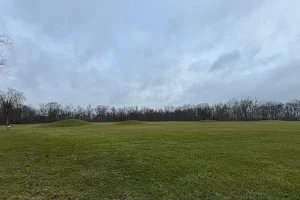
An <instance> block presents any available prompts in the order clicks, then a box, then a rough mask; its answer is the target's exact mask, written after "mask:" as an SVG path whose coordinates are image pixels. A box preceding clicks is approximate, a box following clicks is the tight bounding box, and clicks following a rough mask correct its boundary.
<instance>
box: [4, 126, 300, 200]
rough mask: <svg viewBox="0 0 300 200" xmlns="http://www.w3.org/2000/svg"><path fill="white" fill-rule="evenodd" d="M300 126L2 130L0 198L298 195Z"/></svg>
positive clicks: (237, 197) (265, 197)
mask: <svg viewBox="0 0 300 200" xmlns="http://www.w3.org/2000/svg"><path fill="white" fill-rule="evenodd" d="M299 130H300V123H296V122H249V123H244V122H239V123H220V122H214V123H197V122H182V123H175V122H168V123H146V124H144V125H143V126H135V125H133V126H130V125H128V126H119V125H116V124H113V123H98V124H94V123H92V124H90V125H89V126H85V127H74V128H51V129H47V128H41V127H39V126H38V125H24V126H16V125H15V126H12V130H9V131H7V130H5V127H1V130H0V199H51V198H52V199H68V198H71V199H299V198H300V131H299Z"/></svg>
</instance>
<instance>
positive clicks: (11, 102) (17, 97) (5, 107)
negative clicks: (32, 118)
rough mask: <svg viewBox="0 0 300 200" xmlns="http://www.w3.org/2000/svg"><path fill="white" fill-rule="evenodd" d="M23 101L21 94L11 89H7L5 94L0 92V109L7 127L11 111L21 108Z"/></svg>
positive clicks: (23, 97)
mask: <svg viewBox="0 0 300 200" xmlns="http://www.w3.org/2000/svg"><path fill="white" fill-rule="evenodd" d="M25 99H26V98H25V96H24V94H23V92H19V91H17V90H15V89H12V88H8V91H7V92H4V91H0V109H1V111H2V113H3V114H4V115H5V118H6V124H7V125H9V120H10V117H12V116H11V114H12V111H13V109H15V108H17V107H19V106H21V105H22V103H23V101H25Z"/></svg>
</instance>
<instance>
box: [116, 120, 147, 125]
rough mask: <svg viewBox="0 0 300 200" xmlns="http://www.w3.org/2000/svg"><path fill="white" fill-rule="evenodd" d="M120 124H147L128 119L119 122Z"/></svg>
mask: <svg viewBox="0 0 300 200" xmlns="http://www.w3.org/2000/svg"><path fill="white" fill-rule="evenodd" d="M118 124H119V125H141V124H145V122H143V121H139V120H127V121H122V122H119V123H118Z"/></svg>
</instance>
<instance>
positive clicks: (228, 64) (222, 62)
mask: <svg viewBox="0 0 300 200" xmlns="http://www.w3.org/2000/svg"><path fill="white" fill-rule="evenodd" d="M240 59H241V54H240V52H239V51H237V50H235V51H232V52H230V53H226V54H223V55H221V56H219V57H218V59H217V60H215V61H214V62H213V63H212V65H211V68H210V71H219V70H228V69H231V68H233V67H234V66H235V65H236V64H237V62H238V61H239V60H240Z"/></svg>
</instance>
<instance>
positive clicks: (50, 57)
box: [0, 0, 300, 108]
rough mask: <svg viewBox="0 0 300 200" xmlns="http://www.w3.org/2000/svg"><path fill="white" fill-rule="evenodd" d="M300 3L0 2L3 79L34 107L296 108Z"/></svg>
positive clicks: (236, 0) (154, 0)
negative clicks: (267, 104) (239, 103)
mask: <svg viewBox="0 0 300 200" xmlns="http://www.w3.org/2000/svg"><path fill="white" fill-rule="evenodd" d="M299 8H300V1H299V0H251V1H241V0H201V1H200V0H186V1H179V0H152V1H144V0H125V1H124V0H105V1H104V0H88V1H83V0H44V1H41V0H26V1H25V0H0V33H1V34H7V35H9V36H10V37H11V38H12V39H13V41H14V44H13V47H12V48H10V49H9V50H6V51H5V53H6V55H7V57H8V62H9V65H10V66H9V74H8V75H6V76H3V75H1V76H0V89H1V90H6V89H7V88H8V87H11V88H15V89H17V90H20V91H22V92H24V93H25V95H26V98H27V100H26V103H27V104H30V105H33V106H36V105H39V104H40V103H47V102H52V101H56V102H59V103H61V104H63V105H66V104H73V105H82V106H85V105H88V104H92V105H109V106H118V107H122V106H135V105H137V106H149V107H156V108H158V107H164V106H166V105H174V106H177V105H184V104H199V103H204V102H206V103H210V104H214V103H218V102H226V101H228V100H230V99H232V98H245V97H256V98H258V99H261V100H272V101H283V102H284V101H289V100H293V99H300V78H299V77H300V26H299V24H300V13H299Z"/></svg>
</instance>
